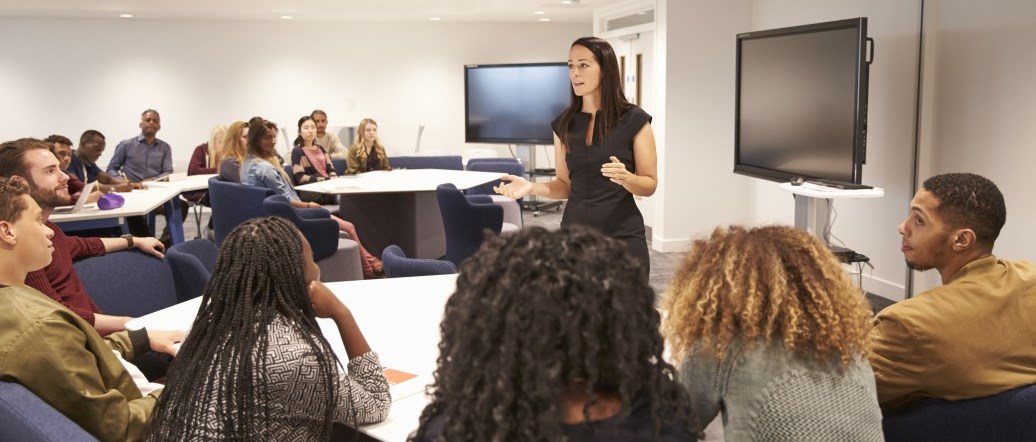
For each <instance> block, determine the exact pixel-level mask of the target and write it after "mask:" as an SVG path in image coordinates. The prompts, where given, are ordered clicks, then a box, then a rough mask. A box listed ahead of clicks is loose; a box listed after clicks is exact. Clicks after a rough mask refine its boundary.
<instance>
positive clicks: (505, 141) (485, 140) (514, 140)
mask: <svg viewBox="0 0 1036 442" xmlns="http://www.w3.org/2000/svg"><path fill="white" fill-rule="evenodd" d="M539 66H559V67H562V66H563V67H567V66H568V62H565V61H559V62H546V63H501V64H468V65H464V142H465V143H486V144H543V145H553V144H554V139H553V137H551V138H550V139H539V138H482V137H472V136H471V134H470V133H469V132H468V127H470V121H469V118H470V116H471V114H470V112H469V109H468V71H469V70H471V69H483V68H509V67H539ZM569 91H571V85H569ZM548 124H549V123H548Z"/></svg>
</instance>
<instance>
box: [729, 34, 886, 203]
mask: <svg viewBox="0 0 1036 442" xmlns="http://www.w3.org/2000/svg"><path fill="white" fill-rule="evenodd" d="M867 43H868V38H867V19H866V18H854V19H848V20H840V21H833V22H827V23H817V24H812V25H805V26H795V27H790V28H782V29H772V30H768V31H758V32H747V33H743V34H739V35H738V36H737V79H736V81H737V86H736V95H737V98H736V102H735V107H736V111H735V136H734V140H735V141H734V172H735V173H739V174H743V175H749V176H753V177H756V178H762V179H767V180H772V181H788V180H789V179H790V178H792V177H797V176H799V177H803V178H806V179H811V178H812V179H828V180H836V181H845V182H850V183H857V184H860V181H861V180H862V176H861V175H862V170H863V164H864V162H865V161H866V152H867V82H868V72H869V66H868V64H869V63H870V61H869V60H868V54H867V47H868V44H867ZM873 47H874V46H873V42H871V45H870V48H871V51H872V52H871V54H869V58H870V59H873Z"/></svg>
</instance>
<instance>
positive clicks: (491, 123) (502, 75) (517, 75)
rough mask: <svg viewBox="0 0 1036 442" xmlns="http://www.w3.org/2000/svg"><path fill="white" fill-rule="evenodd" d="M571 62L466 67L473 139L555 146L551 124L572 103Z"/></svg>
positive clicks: (467, 119) (468, 132) (468, 129)
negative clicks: (569, 70)
mask: <svg viewBox="0 0 1036 442" xmlns="http://www.w3.org/2000/svg"><path fill="white" fill-rule="evenodd" d="M571 88H572V86H571V83H570V82H569V80H568V64H567V63H531V64H496V65H469V66H465V67H464V124H465V131H464V133H465V138H464V139H465V141H466V142H468V143H507V144H554V131H553V130H552V129H551V128H550V122H551V120H553V119H554V117H556V116H557V115H558V114H560V113H561V111H562V110H564V109H565V108H566V107H568V105H569V99H570V95H571Z"/></svg>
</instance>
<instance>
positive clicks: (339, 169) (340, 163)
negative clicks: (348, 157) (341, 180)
mask: <svg viewBox="0 0 1036 442" xmlns="http://www.w3.org/2000/svg"><path fill="white" fill-rule="evenodd" d="M331 164H332V165H334V166H335V173H337V174H338V176H342V175H345V168H346V166H348V164H347V163H346V162H345V158H331Z"/></svg>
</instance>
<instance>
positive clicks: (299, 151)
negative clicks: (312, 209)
mask: <svg viewBox="0 0 1036 442" xmlns="http://www.w3.org/2000/svg"><path fill="white" fill-rule="evenodd" d="M316 135H317V129H316V125H315V124H313V118H311V117H310V116H308V115H307V116H304V117H302V118H300V119H299V136H298V137H297V138H295V143H294V144H295V148H294V149H292V150H291V173H292V174H293V175H294V178H295V183H296V184H298V185H300V186H301V185H303V184H309V183H315V182H319V181H324V180H329V179H331V178H337V177H338V174H337V173H335V166H334V165H333V164H331V157H330V156H328V155H327V152H326V151H325V150H324V148H323V147H322V146H320V145H319V144H315V143H314V142H313V140H315V139H316ZM299 197H300V198H302V201H305V202H314V203H317V204H320V205H332V204H338V198H336V197H335V196H334V195H328V194H325V193H314V192H300V193H299Z"/></svg>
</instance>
